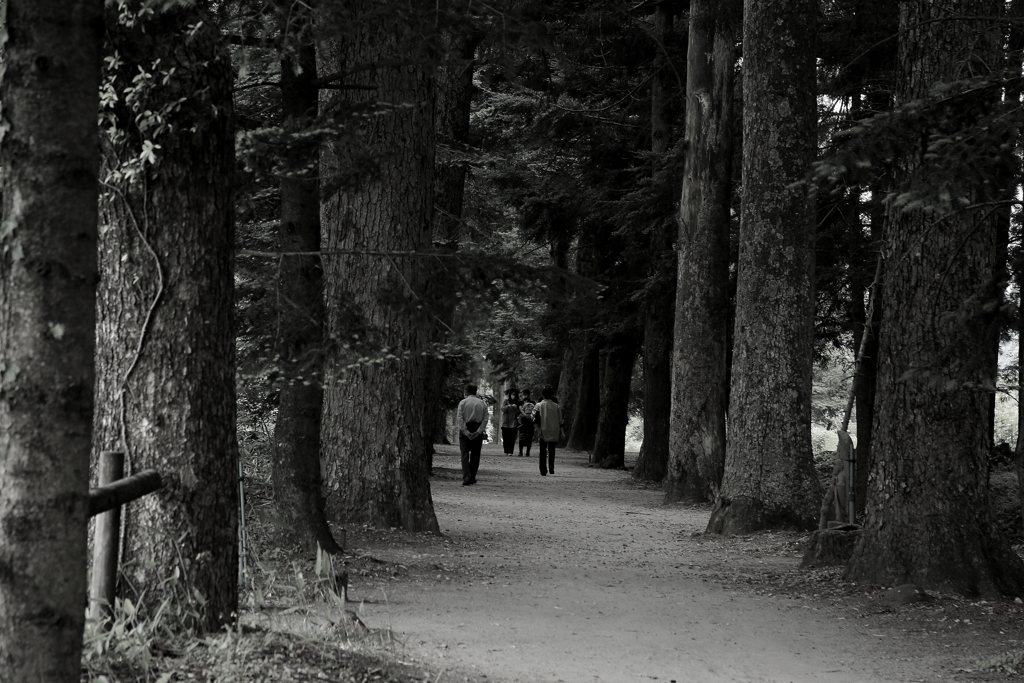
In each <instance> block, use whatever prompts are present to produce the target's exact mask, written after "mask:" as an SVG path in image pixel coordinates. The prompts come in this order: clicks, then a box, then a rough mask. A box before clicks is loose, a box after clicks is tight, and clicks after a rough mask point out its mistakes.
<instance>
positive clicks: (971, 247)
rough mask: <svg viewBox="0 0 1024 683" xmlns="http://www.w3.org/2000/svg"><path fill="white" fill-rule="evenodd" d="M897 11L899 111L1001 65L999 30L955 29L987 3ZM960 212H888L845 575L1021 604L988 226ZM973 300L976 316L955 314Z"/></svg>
mask: <svg viewBox="0 0 1024 683" xmlns="http://www.w3.org/2000/svg"><path fill="white" fill-rule="evenodd" d="M900 9H901V12H900V29H901V30H900V76H901V82H900V83H899V85H898V90H897V92H898V94H899V97H900V99H901V100H902V101H903V102H907V101H918V100H922V99H925V98H927V96H928V93H929V92H930V90H931V88H932V86H933V85H934V84H935V83H937V82H941V81H942V80H950V79H957V78H963V77H965V76H968V75H978V74H987V73H988V72H989V70H990V69H991V68H992V66H993V65H994V64H998V63H999V60H998V55H999V49H1000V44H1001V35H1000V30H999V27H998V24H997V23H996V22H994V21H991V22H986V21H983V22H976V21H967V20H950V16H953V17H954V18H955V17H956V15H958V14H962V15H965V16H968V17H979V16H982V17H984V16H997V15H998V9H999V4H998V2H996V1H995V0H963V1H961V2H955V3H953V4H951V5H948V6H943V7H941V8H939V7H937V6H934V5H932V4H931V3H929V2H924V1H923V0H922V1H919V2H918V1H915V2H906V3H903V4H901V6H900ZM951 12H952V15H951V14H950V13H951ZM936 45H942V46H943V49H941V50H937V49H935V46H936ZM942 125H943V124H942V120H941V119H939V117H936V121H935V122H934V123H933V126H934V128H933V129H932V130H931V131H930V132H931V134H933V135H938V134H944V132H943V131H942V129H941V126H942ZM919 159H920V155H919V154H918V153H917V152H912V153H909V154H907V156H906V158H905V159H903V167H902V168H901V170H900V174H901V177H899V178H898V179H897V181H898V183H897V187H901V186H908V185H910V183H911V182H912V181H913V178H914V174H915V171H916V170H917V164H918V163H919ZM932 177H934V176H932ZM948 190H949V192H950V193H951V195H952V196H953V197H955V198H960V197H963V198H965V199H966V200H967V203H971V202H975V201H982V202H983V201H987V200H991V199H992V196H991V194H990V193H989V191H988V189H986V186H985V185H983V184H982V183H981V181H980V179H979V181H978V182H977V183H975V184H974V186H972V185H971V184H969V183H966V182H964V179H962V178H956V179H951V180H950V181H949V187H948ZM936 194H938V192H936ZM959 207H960V204H953V203H952V202H951V203H950V205H949V206H945V207H943V206H939V207H937V209H938V211H937V212H930V213H925V212H922V211H920V210H900V208H899V207H891V208H890V214H889V224H888V228H887V231H886V236H885V247H884V250H883V253H884V254H886V255H887V259H886V275H885V288H884V292H885V293H884V295H883V299H884V301H885V310H884V313H883V319H882V334H881V340H880V346H881V348H880V350H879V372H878V389H877V391H878V394H877V403H878V405H877V413H876V420H875V427H874V444H873V450H874V458H875V467H874V470H873V472H872V475H871V481H870V484H869V486H870V487H871V490H872V494H871V498H870V501H871V502H870V504H869V506H868V508H867V520H866V523H865V526H864V532H863V536H862V538H861V541H860V542H859V543H858V544H857V548H856V550H855V551H854V556H853V558H852V559H851V561H850V563H849V564H848V565H847V569H846V576H847V577H848V578H850V579H854V580H858V581H870V582H872V583H878V584H882V585H895V584H902V583H911V582H912V583H917V584H919V585H920V586H922V587H924V588H932V589H937V590H953V591H956V592H959V593H963V594H966V595H971V596H978V595H986V596H992V595H996V594H998V593H1009V594H1018V595H1019V594H1021V593H1022V592H1024V562H1022V561H1021V560H1020V558H1019V557H1017V556H1016V555H1015V554H1014V553H1013V551H1012V550H1011V549H1010V548H1009V546H1008V545H1006V544H1005V543H1003V542H999V541H997V540H996V539H995V538H994V537H993V535H992V530H991V524H990V519H989V517H990V513H989V504H988V487H987V472H988V468H987V458H988V436H987V422H986V415H987V411H988V396H987V393H986V392H984V391H982V390H981V389H980V387H983V386H985V383H986V381H990V376H989V372H990V368H989V365H988V363H987V358H986V356H987V355H988V354H990V353H991V348H992V339H993V336H994V335H996V334H998V324H997V320H996V319H995V317H994V316H993V315H992V314H991V313H989V312H987V311H986V310H985V309H986V307H987V303H988V302H990V301H993V300H996V298H997V294H998V288H997V284H996V280H995V278H994V277H993V276H994V274H995V272H996V269H997V264H996V252H997V245H996V232H997V227H996V224H995V221H994V220H992V219H991V217H988V216H985V215H984V214H983V212H981V211H977V210H975V211H969V210H968V211H964V210H959ZM940 226H941V227H940ZM975 297H977V299H978V300H979V303H978V305H977V307H975V308H971V309H970V310H964V309H962V307H963V306H964V305H965V304H964V302H965V301H970V300H973V299H974V298H975ZM958 310H959V311H960V313H961V315H951V314H950V313H951V312H955V311H958Z"/></svg>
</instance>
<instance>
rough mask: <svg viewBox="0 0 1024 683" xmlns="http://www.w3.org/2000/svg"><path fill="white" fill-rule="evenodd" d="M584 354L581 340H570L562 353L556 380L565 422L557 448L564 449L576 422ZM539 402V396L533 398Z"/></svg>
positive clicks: (584, 348) (559, 402) (559, 404)
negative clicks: (560, 369)
mask: <svg viewBox="0 0 1024 683" xmlns="http://www.w3.org/2000/svg"><path fill="white" fill-rule="evenodd" d="M585 352H586V344H585V342H584V341H583V340H582V339H579V338H570V339H569V341H568V342H567V343H566V345H565V351H564V352H563V353H562V372H561V374H560V375H559V378H558V386H559V390H558V407H559V408H561V410H562V419H563V420H564V421H565V427H564V430H565V435H566V436H565V438H564V439H562V440H560V441H559V443H558V447H559V448H566V447H567V446H568V442H569V436H571V435H572V430H573V425H574V424H575V420H576V404H577V402H578V400H579V391H580V378H581V373H582V371H583V357H584V355H585ZM533 398H534V400H535V401H536V400H539V398H540V396H539V394H538V395H537V396H534V397H533Z"/></svg>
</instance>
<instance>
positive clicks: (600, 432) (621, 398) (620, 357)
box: [590, 332, 639, 470]
mask: <svg viewBox="0 0 1024 683" xmlns="http://www.w3.org/2000/svg"><path fill="white" fill-rule="evenodd" d="M638 350H639V346H638V344H637V335H636V333H635V332H617V333H616V334H613V335H612V336H611V337H610V338H609V339H608V342H607V343H606V344H605V345H604V348H602V349H601V358H602V363H601V367H602V373H601V412H600V415H599V417H598V421H597V435H596V436H595V438H594V452H593V453H592V454H591V457H590V461H591V462H593V463H594V464H596V465H598V466H599V467H602V468H604V469H606V470H607V469H621V468H623V467H625V464H626V461H625V454H626V427H627V425H628V423H629V387H630V383H631V381H632V379H633V367H634V365H636V356H637V352H638Z"/></svg>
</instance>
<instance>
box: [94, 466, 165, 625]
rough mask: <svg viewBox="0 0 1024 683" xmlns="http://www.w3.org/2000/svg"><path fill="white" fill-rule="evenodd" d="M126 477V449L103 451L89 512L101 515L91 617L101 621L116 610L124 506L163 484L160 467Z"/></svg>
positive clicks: (105, 620) (96, 546)
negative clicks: (97, 481)
mask: <svg viewBox="0 0 1024 683" xmlns="http://www.w3.org/2000/svg"><path fill="white" fill-rule="evenodd" d="M122 477H124V453H120V452H118V451H103V452H102V453H100V487H99V488H95V489H91V490H90V491H89V516H90V517H93V516H95V515H99V517H98V518H97V519H96V536H95V538H94V539H93V546H92V583H91V585H90V586H89V618H90V619H95V620H96V621H99V622H108V620H109V618H110V617H111V616H112V615H113V613H114V589H115V587H116V584H117V562H118V550H119V548H118V546H119V540H120V537H121V506H122V505H124V504H125V503H129V502H131V501H133V500H135V499H136V498H141V497H142V496H144V495H146V494H147V493H152V492H153V491H156V490H157V489H159V488H160V487H161V486H163V482H161V481H160V473H159V472H157V471H156V470H145V471H143V472H139V473H138V474H136V475H133V476H131V477H128V478H127V479H122Z"/></svg>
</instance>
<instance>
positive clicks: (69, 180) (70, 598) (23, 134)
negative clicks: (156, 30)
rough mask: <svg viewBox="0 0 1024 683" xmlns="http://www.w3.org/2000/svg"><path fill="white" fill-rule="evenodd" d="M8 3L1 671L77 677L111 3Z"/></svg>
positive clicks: (0, 272)
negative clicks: (102, 105)
mask: <svg viewBox="0 0 1024 683" xmlns="http://www.w3.org/2000/svg"><path fill="white" fill-rule="evenodd" d="M4 5H5V6H4V10H5V12H4V14H2V15H0V29H2V30H3V32H4V35H5V37H6V38H5V41H4V44H3V48H2V49H3V52H2V54H0V58H2V60H3V67H4V68H3V71H2V73H0V101H2V102H3V121H4V128H5V132H4V135H3V136H2V137H0V198H2V202H0V207H2V208H0V225H2V226H3V227H0V482H3V485H2V486H0V567H2V568H3V569H2V570H0V680H2V681H12V682H13V681H66V682H68V683H70V682H71V681H78V680H79V667H80V663H81V653H82V630H83V628H84V625H85V611H84V608H85V604H86V591H85V588H86V582H85V572H86V522H87V518H88V513H87V510H88V496H89V448H90V437H89V433H90V428H91V425H92V414H93V393H92V388H93V377H94V375H93V349H94V328H95V310H96V306H95V304H96V299H95V297H96V289H95V287H96V215H97V214H96V212H97V207H96V196H97V184H96V170H97V167H98V164H99V158H98V154H97V145H96V141H97V127H96V109H97V100H98V95H97V94H98V92H99V70H100V62H99V49H100V33H99V28H100V27H101V26H102V24H101V23H100V21H101V17H100V7H101V5H100V4H99V3H95V2H68V1H67V0H7V2H6V3H4Z"/></svg>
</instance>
